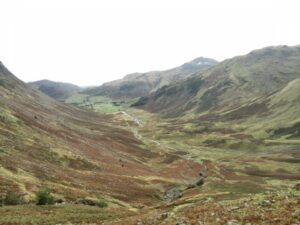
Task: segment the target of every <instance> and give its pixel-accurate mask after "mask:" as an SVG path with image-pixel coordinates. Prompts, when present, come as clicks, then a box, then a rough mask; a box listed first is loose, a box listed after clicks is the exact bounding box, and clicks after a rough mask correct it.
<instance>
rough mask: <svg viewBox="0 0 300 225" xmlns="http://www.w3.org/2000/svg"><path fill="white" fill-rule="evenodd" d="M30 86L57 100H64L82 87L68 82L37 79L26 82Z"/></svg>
mask: <svg viewBox="0 0 300 225" xmlns="http://www.w3.org/2000/svg"><path fill="white" fill-rule="evenodd" d="M28 84H29V85H30V86H32V87H34V88H36V89H38V90H40V91H41V92H43V93H44V94H46V95H48V96H50V97H52V98H54V99H56V100H59V101H64V100H65V99H67V98H68V97H70V96H72V95H74V94H76V93H78V92H79V91H80V90H82V88H80V87H78V86H76V85H74V84H69V83H63V82H54V81H50V80H39V81H35V82H30V83H28Z"/></svg>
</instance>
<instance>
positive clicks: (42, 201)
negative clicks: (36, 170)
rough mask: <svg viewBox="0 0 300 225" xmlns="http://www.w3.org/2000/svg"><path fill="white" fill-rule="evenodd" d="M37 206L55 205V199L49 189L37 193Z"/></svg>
mask: <svg viewBox="0 0 300 225" xmlns="http://www.w3.org/2000/svg"><path fill="white" fill-rule="evenodd" d="M36 199H37V205H53V204H54V203H55V199H54V197H53V196H52V195H51V193H50V191H49V190H48V189H42V190H40V191H39V192H38V193H36Z"/></svg>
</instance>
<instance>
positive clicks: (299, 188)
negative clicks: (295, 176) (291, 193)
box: [294, 183, 300, 191]
mask: <svg viewBox="0 0 300 225" xmlns="http://www.w3.org/2000/svg"><path fill="white" fill-rule="evenodd" d="M294 189H295V190H297V191H300V183H298V184H296V185H295V186H294Z"/></svg>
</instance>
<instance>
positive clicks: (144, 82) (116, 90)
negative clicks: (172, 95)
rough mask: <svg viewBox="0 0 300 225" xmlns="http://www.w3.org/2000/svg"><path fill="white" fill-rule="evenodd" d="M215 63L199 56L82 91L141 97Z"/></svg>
mask: <svg viewBox="0 0 300 225" xmlns="http://www.w3.org/2000/svg"><path fill="white" fill-rule="evenodd" d="M216 64H217V61H216V60H214V59H209V58H203V57H200V58H197V59H194V60H193V61H191V62H188V63H185V64H183V65H181V66H179V67H176V68H173V69H170V70H166V71H152V72H148V73H133V74H129V75H127V76H125V77H124V78H123V79H120V80H115V81H112V82H108V83H105V84H103V85H102V86H100V87H95V88H90V89H87V90H85V91H83V93H85V94H88V95H94V96H96V95H100V96H107V97H110V98H113V99H128V98H136V97H141V96H145V95H148V94H149V93H151V92H153V91H155V90H157V89H158V88H160V87H162V86H164V85H168V84H171V83H174V82H176V81H178V80H180V79H184V78H187V77H189V76H191V75H192V74H193V73H196V72H199V71H201V70H204V69H207V68H209V67H211V66H214V65H216Z"/></svg>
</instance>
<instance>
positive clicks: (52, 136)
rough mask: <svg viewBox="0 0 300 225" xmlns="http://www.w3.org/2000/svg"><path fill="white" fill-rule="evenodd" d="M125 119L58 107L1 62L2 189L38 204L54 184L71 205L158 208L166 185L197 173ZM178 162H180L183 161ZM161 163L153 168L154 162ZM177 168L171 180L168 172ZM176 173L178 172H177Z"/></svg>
mask: <svg viewBox="0 0 300 225" xmlns="http://www.w3.org/2000/svg"><path fill="white" fill-rule="evenodd" d="M121 122H122V120H116V119H114V117H113V116H111V115H101V114H96V113H94V112H91V111H86V110H82V109H79V108H75V107H72V106H68V105H65V104H63V103H60V102H57V101H55V100H54V99H51V98H49V97H48V96H46V95H44V94H42V93H41V92H39V91H38V90H35V89H33V88H31V87H29V86H27V85H26V84H25V83H23V82H22V81H20V80H18V79H17V78H16V77H15V76H14V75H13V74H12V73H11V72H9V71H8V70H7V69H6V68H5V66H4V65H3V64H2V63H1V64H0V189H1V190H0V191H1V192H5V191H8V190H14V191H16V192H19V193H24V194H25V195H26V198H28V199H32V198H33V194H34V193H35V192H36V191H37V190H38V189H40V188H42V187H48V188H50V189H51V191H52V192H53V193H55V194H56V195H59V196H62V197H64V198H65V199H66V200H76V199H78V198H80V197H87V196H89V197H98V198H99V197H101V198H105V199H107V200H108V201H110V200H111V201H115V200H116V199H117V200H119V201H121V202H126V203H130V204H132V205H135V204H138V205H140V204H145V205H152V204H154V203H156V202H158V201H160V200H161V198H162V193H163V192H164V189H165V188H168V187H169V186H172V185H173V184H174V183H176V182H178V181H181V180H184V179H190V178H192V177H194V176H196V175H197V171H198V169H199V165H198V164H195V165H194V169H193V170H190V171H186V172H185V173H183V174H178V173H176V171H178V168H176V165H182V164H187V163H189V162H187V161H185V160H183V159H180V158H179V159H178V160H179V161H180V162H181V163H179V164H178V163H177V164H176V165H175V166H172V163H168V164H163V162H161V157H164V156H165V155H164V153H159V152H152V151H151V150H149V149H147V148H146V147H145V146H144V145H143V143H142V142H141V141H139V140H138V139H136V138H135V137H134V135H133V134H132V133H131V132H130V131H127V130H125V129H122V128H119V127H120V124H118V123H121ZM178 160H177V161H178ZM150 161H151V162H152V163H155V165H159V166H158V167H157V168H153V166H151V164H150V163H149V162H150ZM165 169H168V170H170V171H173V173H172V172H171V173H169V174H167V175H165V174H164V173H163V172H162V171H164V170H165ZM170 174H174V175H170Z"/></svg>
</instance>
